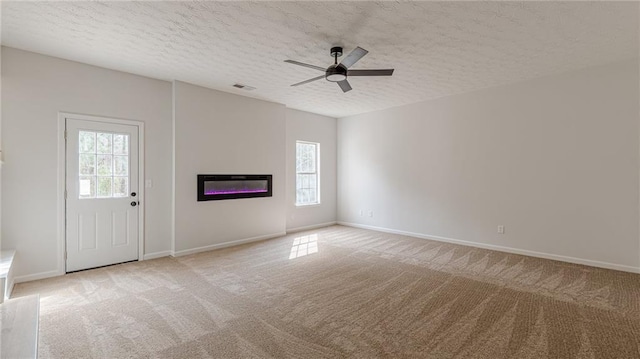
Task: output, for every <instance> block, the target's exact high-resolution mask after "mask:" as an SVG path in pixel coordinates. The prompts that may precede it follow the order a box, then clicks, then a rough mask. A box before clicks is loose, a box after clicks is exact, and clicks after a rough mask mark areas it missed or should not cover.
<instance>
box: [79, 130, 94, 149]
mask: <svg viewBox="0 0 640 359" xmlns="http://www.w3.org/2000/svg"><path fill="white" fill-rule="evenodd" d="M79 140H80V141H79V143H80V151H79V152H80V153H96V133H95V132H86V131H80V138H79Z"/></svg>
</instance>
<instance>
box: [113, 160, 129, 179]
mask: <svg viewBox="0 0 640 359" xmlns="http://www.w3.org/2000/svg"><path fill="white" fill-rule="evenodd" d="M113 159H114V162H113V174H114V175H116V176H126V175H128V174H129V156H113Z"/></svg>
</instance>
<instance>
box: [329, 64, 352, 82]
mask: <svg viewBox="0 0 640 359" xmlns="http://www.w3.org/2000/svg"><path fill="white" fill-rule="evenodd" d="M324 77H325V78H326V79H327V81H331V82H340V81H343V80H346V79H347V68H346V67H345V66H344V65H342V64H337V65H331V66H329V67H328V68H327V71H326V72H325V75H324Z"/></svg>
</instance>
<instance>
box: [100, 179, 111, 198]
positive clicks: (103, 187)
mask: <svg viewBox="0 0 640 359" xmlns="http://www.w3.org/2000/svg"><path fill="white" fill-rule="evenodd" d="M112 180H113V178H112V177H98V198H105V197H111V196H112V195H113V189H112V187H111V183H112Z"/></svg>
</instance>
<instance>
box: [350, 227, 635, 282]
mask: <svg viewBox="0 0 640 359" xmlns="http://www.w3.org/2000/svg"><path fill="white" fill-rule="evenodd" d="M338 224H340V225H343V226H348V227H355V228H363V229H370V230H374V231H378V232H385V233H393V234H401V235H405V236H410V237H416V238H422V239H430V240H433V241H438V242H446V243H453V244H460V245H463V246H469V247H476V248H483V249H490V250H494V251H499V252H506V253H513V254H520V255H524V256H529V257H537V258H544V259H551V260H556V261H561V262H568V263H575V264H583V265H587V266H591V267H599V268H606V269H614V270H619V271H623V272H631V273H640V267H632V266H627V265H622V264H615V263H608V262H600V261H594V260H591V259H582V258H575V257H568V256H562V255H558V254H550V253H543V252H536V251H530V250H526V249H517V248H512V247H504V246H498V245H495V244H485V243H478V242H470V241H465V240H461V239H453V238H447V237H440V236H432V235H428V234H422V233H414V232H407V231H401V230H397V229H391V228H384V227H376V226H369V225H366V224H359V223H350V222H341V221H338Z"/></svg>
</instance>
